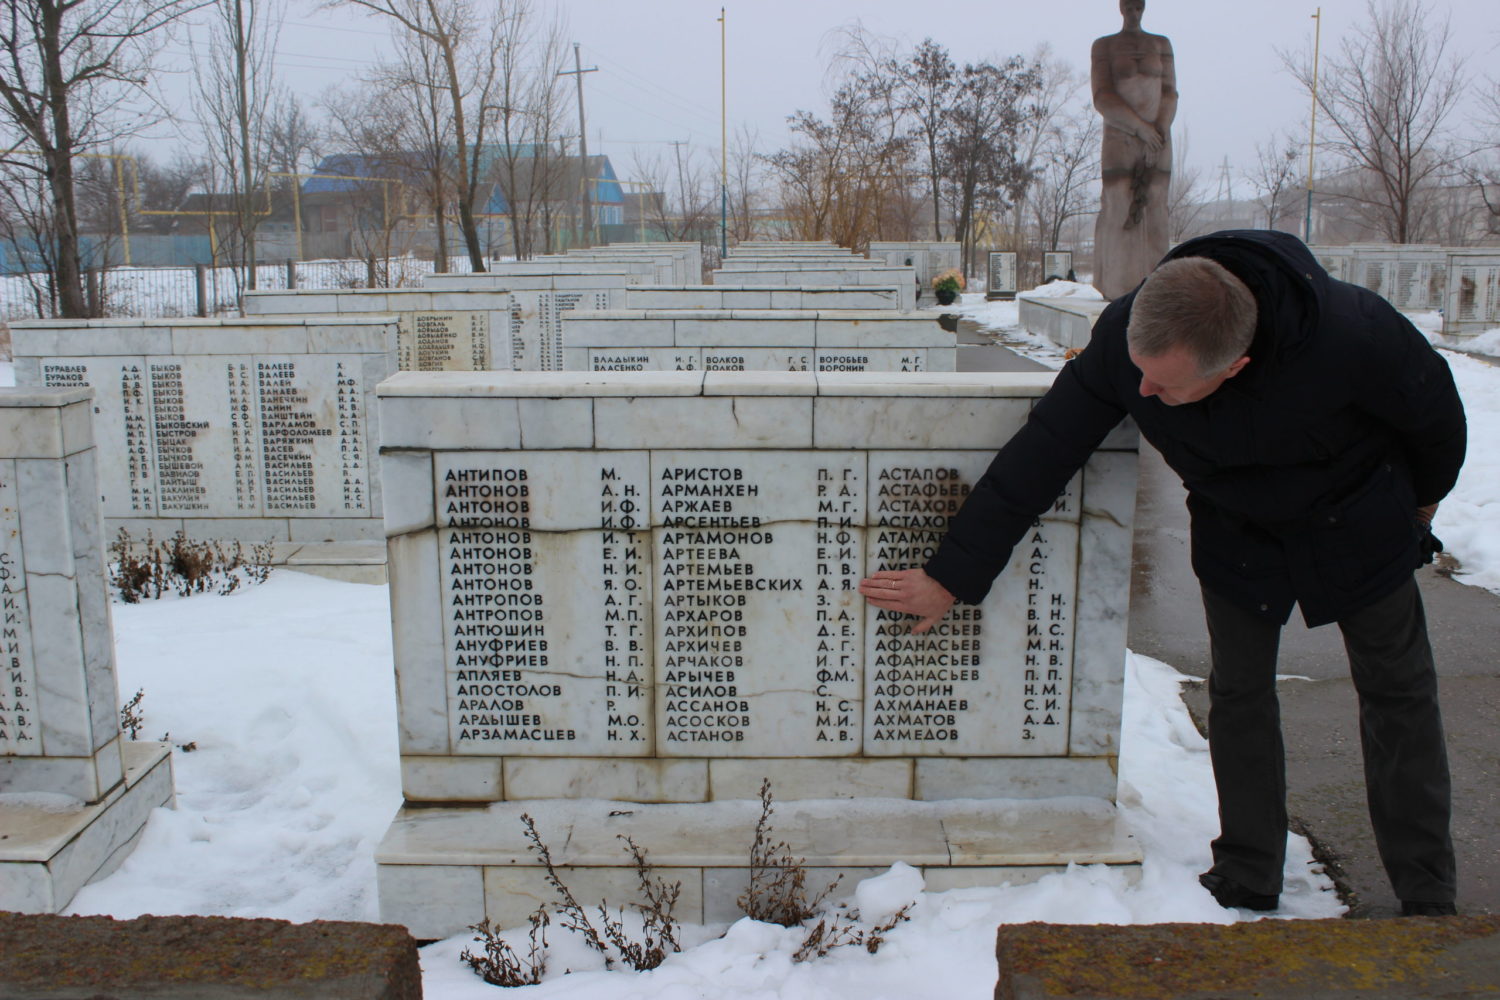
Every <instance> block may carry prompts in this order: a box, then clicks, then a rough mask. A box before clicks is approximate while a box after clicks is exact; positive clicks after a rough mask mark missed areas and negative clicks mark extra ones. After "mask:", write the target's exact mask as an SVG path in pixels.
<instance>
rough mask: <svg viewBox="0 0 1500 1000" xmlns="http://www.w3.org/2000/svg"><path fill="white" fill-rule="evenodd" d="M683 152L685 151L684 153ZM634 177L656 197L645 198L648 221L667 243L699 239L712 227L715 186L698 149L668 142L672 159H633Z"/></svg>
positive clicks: (716, 192)
mask: <svg viewBox="0 0 1500 1000" xmlns="http://www.w3.org/2000/svg"><path fill="white" fill-rule="evenodd" d="M684 149H686V152H684ZM635 175H636V177H638V178H640V179H641V180H642V181H644V182H646V183H647V184H648V185H650V189H651V190H652V191H653V192H658V193H659V195H660V196H659V197H652V198H650V199H648V201H649V205H645V206H643V207H642V210H643V211H647V212H648V213H649V214H648V221H649V222H650V223H651V225H652V226H653V227H654V228H655V229H656V230H658V231H659V232H661V233H662V235H663V236H664V237H665V238H666V239H667V240H669V241H673V242H680V241H684V240H701V239H703V238H704V237H705V235H706V234H707V233H708V232H709V231H710V230H711V229H712V228H713V224H714V216H715V215H716V214H717V212H716V211H715V210H716V209H717V208H718V202H719V198H718V193H719V192H718V184H717V183H715V181H716V178H715V177H714V171H713V168H712V166H711V165H709V166H705V165H704V163H703V158H702V155H701V151H700V150H696V149H693V148H692V147H691V146H690V145H689V144H688V143H686V142H674V143H672V156H671V158H670V159H667V160H665V161H664V160H663V158H662V156H661V155H660V154H654V155H652V156H649V157H643V156H641V155H639V154H637V155H636V157H635Z"/></svg>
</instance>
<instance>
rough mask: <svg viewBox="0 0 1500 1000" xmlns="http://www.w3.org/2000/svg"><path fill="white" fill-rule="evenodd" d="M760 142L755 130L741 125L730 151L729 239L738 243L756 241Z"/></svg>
mask: <svg viewBox="0 0 1500 1000" xmlns="http://www.w3.org/2000/svg"><path fill="white" fill-rule="evenodd" d="M759 138H760V137H759V135H758V134H757V133H756V131H755V130H754V129H753V128H751V127H749V126H748V125H742V126H740V128H739V130H738V131H737V132H735V136H734V141H733V142H732V144H731V145H730V147H729V163H730V167H729V235H730V236H731V237H732V238H733V239H734V241H735V242H736V243H743V242H745V241H746V240H751V239H754V238H755V233H756V229H755V210H756V202H757V200H758V197H759V191H758V189H757V188H758V183H759V179H760V177H759V174H760V171H759V169H758V168H759V166H760V162H761V158H760V156H759V154H758V153H756V146H757V145H759Z"/></svg>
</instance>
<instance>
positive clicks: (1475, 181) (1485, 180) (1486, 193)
mask: <svg viewBox="0 0 1500 1000" xmlns="http://www.w3.org/2000/svg"><path fill="white" fill-rule="evenodd" d="M1486 82H1487V84H1488V89H1487V90H1486V91H1485V92H1484V96H1483V98H1482V99H1481V105H1482V110H1481V111H1480V116H1479V122H1478V125H1479V129H1480V131H1481V133H1482V134H1483V136H1484V138H1483V140H1482V145H1481V149H1480V151H1479V152H1477V153H1476V154H1475V156H1474V158H1473V160H1472V162H1470V164H1469V165H1468V166H1467V167H1465V169H1464V174H1465V176H1466V177H1467V178H1468V181H1469V183H1470V184H1472V185H1474V187H1475V188H1476V189H1477V190H1478V192H1479V197H1480V200H1481V201H1483V202H1484V207H1485V211H1486V217H1485V220H1484V231H1485V232H1486V233H1487V234H1489V235H1492V236H1494V235H1500V80H1488V81H1486Z"/></svg>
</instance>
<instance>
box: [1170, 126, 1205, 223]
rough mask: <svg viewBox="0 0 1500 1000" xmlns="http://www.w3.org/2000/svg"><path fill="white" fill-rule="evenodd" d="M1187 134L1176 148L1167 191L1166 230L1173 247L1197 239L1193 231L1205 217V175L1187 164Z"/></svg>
mask: <svg viewBox="0 0 1500 1000" xmlns="http://www.w3.org/2000/svg"><path fill="white" fill-rule="evenodd" d="M1188 140H1189V136H1188V130H1187V129H1183V130H1182V139H1181V141H1180V142H1177V143H1175V144H1174V145H1173V150H1172V183H1171V186H1170V187H1169V188H1168V189H1167V229H1168V231H1169V232H1170V233H1171V234H1172V242H1173V243H1181V242H1182V241H1183V240H1185V239H1187V238H1188V237H1190V236H1196V235H1198V234H1197V233H1196V232H1195V231H1194V227H1196V226H1197V224H1198V217H1199V216H1200V215H1202V214H1203V192H1202V190H1201V188H1202V180H1203V171H1202V170H1201V169H1199V168H1198V167H1190V166H1188V163H1187V158H1188V144H1189V141H1188Z"/></svg>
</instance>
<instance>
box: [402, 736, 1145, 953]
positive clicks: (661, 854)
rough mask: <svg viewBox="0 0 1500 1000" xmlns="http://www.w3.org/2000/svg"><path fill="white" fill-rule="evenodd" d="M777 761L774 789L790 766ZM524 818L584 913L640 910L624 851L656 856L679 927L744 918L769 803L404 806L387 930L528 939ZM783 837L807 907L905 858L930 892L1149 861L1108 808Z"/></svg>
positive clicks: (827, 809)
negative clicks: (676, 893)
mask: <svg viewBox="0 0 1500 1000" xmlns="http://www.w3.org/2000/svg"><path fill="white" fill-rule="evenodd" d="M769 763H770V764H771V766H770V767H768V768H767V770H768V771H769V772H770V774H771V780H772V785H773V793H774V790H775V789H779V788H780V787H781V786H780V784H779V783H778V777H777V776H778V775H779V772H780V765H781V762H769ZM522 814H526V815H529V816H531V818H532V819H533V820H534V821H535V823H536V828H537V832H538V833H539V834H540V835H541V837H542V839H543V841H544V842H545V843H546V844H547V845H548V847H549V848H550V849H551V852H552V860H553V862H554V864H556V865H557V866H558V870H559V872H560V873H561V875H562V878H563V882H564V883H565V884H566V885H567V886H568V888H569V889H571V890H572V892H573V895H574V896H575V897H576V898H577V899H578V900H579V901H580V902H583V903H584V905H585V906H593V905H594V904H596V903H598V901H599V900H601V899H606V900H608V901H609V904H610V907H611V908H612V909H614V908H618V907H619V906H622V905H623V906H628V905H630V904H632V903H636V902H643V900H641V899H640V896H639V884H638V879H637V876H636V872H635V870H634V869H633V868H632V867H631V866H630V858H629V855H627V854H626V853H625V850H624V844H625V842H624V841H623V840H621V839H620V838H621V837H630V838H631V839H632V840H634V841H635V843H636V844H638V845H639V846H641V847H643V848H645V849H646V850H647V851H648V852H649V858H650V861H651V864H652V866H653V868H655V869H656V874H657V875H658V876H660V877H662V878H664V879H666V881H667V882H669V883H671V882H680V883H681V884H682V893H681V895H680V897H679V899H678V903H677V907H676V909H675V910H674V913H675V915H676V916H677V917H678V919H680V920H683V921H687V922H691V923H728V922H733V921H735V920H738V919H739V918H740V917H741V916H743V913H742V911H741V910H740V907H739V904H738V902H737V900H738V899H739V897H740V896H741V895H743V894H744V892H745V889H746V887H747V886H748V884H749V881H750V868H749V857H750V846H751V844H752V842H753V841H754V839H755V825H756V821H757V819H758V818H759V816H760V803H759V802H758V801H753V800H743V799H740V800H734V799H728V800H724V801H719V802H707V803H694V804H682V803H676V804H664V803H661V804H642V803H627V802H619V801H604V800H599V799H588V800H573V799H564V800H555V801H550V802H535V801H531V802H499V803H494V804H492V805H489V806H487V807H483V808H465V809H452V808H448V809H403V810H401V811H400V812H398V813H397V814H396V819H395V821H394V822H393V823H392V824H391V827H390V829H389V830H388V831H387V832H386V835H385V839H384V840H383V841H382V842H381V844H380V847H379V848H378V849H377V851H376V862H377V864H378V869H377V871H378V878H379V886H380V918H381V920H383V921H386V922H390V923H399V924H405V925H406V927H407V928H409V929H410V931H411V933H412V936H413V937H416V938H417V939H418V940H428V939H436V938H440V937H447V936H449V935H452V934H457V933H460V932H462V931H463V930H464V928H466V927H468V926H469V925H471V924H476V923H478V922H479V921H480V920H481V919H483V918H484V917H488V918H489V920H490V922H491V923H492V924H495V925H496V926H499V927H524V926H525V925H526V921H527V918H528V917H529V916H530V915H531V913H532V912H533V911H534V910H536V908H537V907H539V906H542V905H549V906H553V907H555V904H556V903H557V896H556V894H555V892H554V891H553V890H552V888H551V887H550V886H549V885H548V884H547V882H546V870H545V869H544V868H542V867H541V863H540V862H539V861H538V859H537V856H536V854H535V853H534V852H533V851H531V850H529V849H528V841H527V839H526V837H525V826H524V825H523V823H522V821H521V816H522ZM771 825H772V833H773V837H772V840H773V842H776V841H784V842H785V843H786V844H787V846H788V848H789V849H790V850H791V853H792V854H793V855H794V856H795V857H798V858H801V859H803V860H804V862H805V867H806V870H807V873H808V876H807V887H808V890H809V895H810V896H811V895H814V894H816V893H817V892H820V891H821V890H822V889H823V887H825V886H827V885H828V884H829V883H830V882H832V881H834V879H836V878H838V877H839V876H843V880H842V881H841V882H840V884H839V887H838V890H837V891H836V892H835V893H834V898H838V897H840V896H843V895H846V894H847V893H848V892H850V891H852V890H853V888H854V886H855V885H856V884H858V882H859V881H860V880H861V879H865V878H869V877H870V876H872V875H878V874H880V873H881V872H883V871H885V870H886V869H888V868H889V867H890V866H891V865H893V864H895V863H896V862H898V861H902V862H905V863H906V864H909V865H911V866H913V867H915V868H918V869H920V870H921V872H922V875H923V878H924V879H925V880H926V883H927V890H928V891H929V892H946V891H947V890H949V889H968V888H974V887H977V886H998V885H1005V884H1010V885H1022V884H1025V883H1028V882H1034V881H1036V880H1037V879H1039V878H1041V877H1043V876H1044V875H1050V874H1053V873H1055V872H1059V871H1063V870H1064V869H1065V868H1066V867H1067V866H1068V865H1069V864H1104V865H1111V866H1117V867H1122V868H1125V869H1128V870H1129V871H1130V873H1131V877H1135V876H1136V875H1138V873H1139V865H1140V861H1141V852H1140V847H1139V845H1138V844H1137V843H1136V841H1135V839H1134V837H1132V836H1131V835H1130V834H1129V833H1128V831H1126V830H1125V829H1124V827H1123V825H1122V823H1121V821H1120V819H1119V817H1118V815H1117V813H1116V810H1115V808H1114V807H1113V806H1112V805H1110V804H1109V803H1108V802H1107V801H1106V800H1103V799H1087V798H1073V799H1043V800H1039V801H1031V802H1027V801H1017V800H997V799H955V800H949V801H940V802H918V801H913V800H910V799H872V798H859V799H855V800H850V799H816V800H804V801H779V800H778V801H777V802H776V803H775V806H774V810H773V812H772V815H771Z"/></svg>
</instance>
